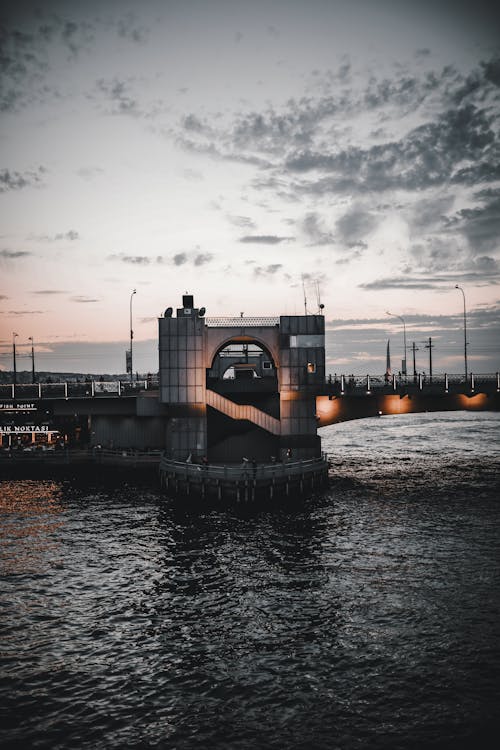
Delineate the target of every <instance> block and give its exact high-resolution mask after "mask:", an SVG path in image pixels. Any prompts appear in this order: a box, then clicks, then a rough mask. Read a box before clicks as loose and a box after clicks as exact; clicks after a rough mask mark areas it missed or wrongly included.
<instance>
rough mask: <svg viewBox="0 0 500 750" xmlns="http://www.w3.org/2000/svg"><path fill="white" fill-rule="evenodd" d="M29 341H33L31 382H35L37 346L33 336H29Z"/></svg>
mask: <svg viewBox="0 0 500 750" xmlns="http://www.w3.org/2000/svg"><path fill="white" fill-rule="evenodd" d="M28 341H31V382H32V383H34V382H35V348H34V341H33V336H28Z"/></svg>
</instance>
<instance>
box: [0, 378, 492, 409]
mask: <svg viewBox="0 0 500 750" xmlns="http://www.w3.org/2000/svg"><path fill="white" fill-rule="evenodd" d="M325 386H326V392H327V393H332V394H334V395H342V394H343V393H360V392H362V391H365V392H369V393H371V392H373V391H383V392H385V393H387V392H390V391H391V390H392V391H394V392H396V391H399V392H400V391H401V390H402V389H404V388H408V389H412V388H418V389H420V390H427V389H431V388H433V389H442V390H443V392H447V391H448V390H455V391H458V390H460V389H466V390H468V391H471V390H472V391H474V390H479V389H480V388H483V389H484V388H486V389H488V390H495V389H496V390H497V391H499V392H500V373H498V372H495V373H479V374H475V373H469V374H468V377H467V381H465V377H464V374H463V373H461V374H456V373H455V374H453V373H452V374H450V375H449V374H446V373H445V374H438V375H433V376H432V378H431V377H430V376H429V375H425V376H424V375H422V374H421V373H419V374H418V375H417V376H416V377H414V376H413V375H406V376H399V375H392V376H390V377H389V378H387V379H386V378H385V377H384V376H381V375H334V376H332V375H329V376H328V377H327V378H326V380H325ZM157 387H158V378H157V376H153V377H148V378H145V379H141V380H133V381H129V380H85V381H83V382H79V381H77V380H66V381H62V382H59V383H52V382H43V383H42V382H40V383H17V384H14V383H3V384H0V401H1V400H6V401H7V400H16V401H19V402H29V401H35V400H37V399H61V398H103V397H116V398H121V397H126V396H136V395H137V394H138V393H140V392H141V391H146V390H155V389H156V388H157Z"/></svg>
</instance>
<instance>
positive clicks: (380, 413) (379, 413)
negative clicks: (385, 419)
mask: <svg viewBox="0 0 500 750" xmlns="http://www.w3.org/2000/svg"><path fill="white" fill-rule="evenodd" d="M378 415H379V417H381V416H382V412H381V411H380V409H379V411H378Z"/></svg>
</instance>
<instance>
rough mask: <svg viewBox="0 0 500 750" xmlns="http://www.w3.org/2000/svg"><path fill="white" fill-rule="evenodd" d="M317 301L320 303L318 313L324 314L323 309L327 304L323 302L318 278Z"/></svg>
mask: <svg viewBox="0 0 500 750" xmlns="http://www.w3.org/2000/svg"><path fill="white" fill-rule="evenodd" d="M316 302H317V303H318V315H322V314H323V310H324V309H325V306H324V304H323V303H322V302H321V292H320V288H319V281H318V280H317V279H316Z"/></svg>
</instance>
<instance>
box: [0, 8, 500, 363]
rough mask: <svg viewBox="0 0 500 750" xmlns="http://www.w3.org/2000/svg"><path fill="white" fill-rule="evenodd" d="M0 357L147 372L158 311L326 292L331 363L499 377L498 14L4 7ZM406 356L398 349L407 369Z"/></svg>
mask: <svg viewBox="0 0 500 750" xmlns="http://www.w3.org/2000/svg"><path fill="white" fill-rule="evenodd" d="M0 18H1V21H2V55H1V59H0V107H1V110H2V117H1V121H0V143H1V159H0V207H1V217H2V222H1V228H0V369H4V370H10V369H11V367H12V333H13V332H16V333H17V334H18V338H17V340H16V341H17V346H18V354H19V360H18V369H30V361H29V358H28V354H29V351H30V346H31V343H30V342H29V341H28V337H30V336H32V337H33V338H34V341H35V351H36V360H37V367H38V368H39V369H40V370H54V371H57V370H59V371H77V372H94V373H98V372H102V373H113V372H124V370H125V350H126V349H127V348H128V345H129V341H128V337H129V300H130V293H131V290H132V289H134V288H136V289H137V294H136V295H135V297H134V301H133V314H134V334H135V338H134V369H138V370H139V371H140V372H148V371H151V372H154V371H155V370H156V369H157V351H156V348H157V342H156V334H157V317H158V316H160V315H162V314H163V311H164V310H165V308H166V307H168V306H172V307H174V308H176V307H177V306H179V304H180V301H181V296H182V294H183V293H184V292H186V291H189V292H190V293H191V294H194V296H195V301H196V303H197V304H198V305H199V306H202V305H203V306H205V307H206V308H207V315H208V316H212V317H213V316H219V315H236V316H238V315H239V314H240V312H244V313H245V315H249V316H255V315H280V314H301V313H302V312H303V311H304V299H303V288H305V291H306V295H307V298H308V310H309V311H310V312H314V311H315V310H316V307H317V300H316V285H317V284H319V288H320V292H321V301H322V302H323V303H324V304H325V316H326V321H327V329H328V330H327V363H328V364H327V368H328V371H329V372H330V371H331V372H332V373H333V372H355V373H359V374H361V373H367V372H370V373H383V372H384V370H385V356H386V344H387V339H390V341H391V359H392V363H393V370H396V371H397V370H398V369H399V368H400V363H401V358H402V324H401V322H400V321H399V320H398V319H397V318H395V317H389V316H388V315H387V314H386V312H387V311H390V312H392V313H394V314H395V315H397V316H403V317H404V319H405V323H406V329H407V331H406V332H407V343H408V349H410V347H411V343H412V342H413V341H415V342H416V345H417V347H418V349H419V351H418V355H417V369H418V370H419V371H422V370H425V371H427V370H428V352H427V351H426V350H425V340H426V339H427V338H428V337H429V336H432V338H433V344H434V345H435V348H434V349H433V364H434V367H435V370H436V372H443V371H448V372H461V371H463V328H462V325H463V318H462V312H463V307H462V295H461V293H460V291H459V290H457V289H455V285H456V284H459V285H460V286H462V287H463V289H464V291H465V294H466V301H467V312H468V318H467V325H468V332H469V336H468V341H469V369H470V370H472V371H476V372H495V371H497V370H499V369H500V293H499V281H500V240H499V236H500V231H499V230H500V132H499V131H500V41H499V40H500V11H498V10H496V9H494V8H492V7H491V4H490V3H486V2H481V1H479V2H474V3H473V2H464V1H462V0H455V1H454V2H452V1H451V0H449V1H448V0H434V2H431V1H430V0H420V2H410V1H408V2H405V1H404V0H398V2H396V0H377V2H376V3H375V2H370V1H369V0H360V1H359V2H352V1H351V2H348V1H347V0H345V1H344V0H310V1H309V2H307V3H306V2H293V1H292V0H268V1H267V2H264V0H253V1H252V2H251V3H248V2H242V1H241V2H240V1H238V0H231V1H230V0H203V1H202V0H198V1H196V0H191V1H188V0H175V1H169V0H164V1H163V2H160V0H158V1H156V2H155V1H154V0H143V1H142V2H141V3H137V2H127V1H126V0H116V1H114V2H99V3H98V2H92V1H89V2H86V3H84V4H78V3H73V2H68V1H66V2H53V1H51V0H46V1H44V2H43V3H40V4H37V3H29V2H22V1H20V2H11V3H9V2H7V3H4V4H3V5H2V10H1V12H0ZM411 369H412V362H411V355H410V351H408V370H409V371H411Z"/></svg>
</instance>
